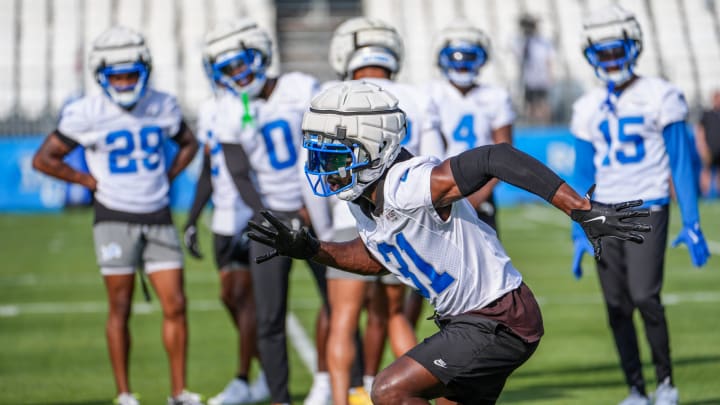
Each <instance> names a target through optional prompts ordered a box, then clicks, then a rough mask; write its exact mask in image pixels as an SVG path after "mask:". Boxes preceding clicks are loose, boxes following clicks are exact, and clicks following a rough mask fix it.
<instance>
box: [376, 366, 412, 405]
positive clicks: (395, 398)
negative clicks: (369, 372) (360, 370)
mask: <svg viewBox="0 0 720 405" xmlns="http://www.w3.org/2000/svg"><path fill="white" fill-rule="evenodd" d="M370 397H371V399H372V403H373V404H375V405H383V404H399V403H402V400H403V399H404V398H405V397H407V395H403V392H401V390H400V389H398V386H397V384H395V381H394V378H393V377H392V376H388V375H387V373H384V372H381V373H380V374H378V375H377V377H375V381H374V382H373V385H372V390H371V391H370Z"/></svg>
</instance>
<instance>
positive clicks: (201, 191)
mask: <svg viewBox="0 0 720 405" xmlns="http://www.w3.org/2000/svg"><path fill="white" fill-rule="evenodd" d="M211 194H212V181H211V179H210V156H208V155H207V154H206V153H203V162H202V170H201V171H200V177H198V181H197V184H196V185H195V197H194V198H193V203H192V207H190V212H189V213H188V217H187V225H191V224H196V223H197V220H198V218H200V214H202V210H203V208H205V204H207V202H208V201H209V200H210V195H211Z"/></svg>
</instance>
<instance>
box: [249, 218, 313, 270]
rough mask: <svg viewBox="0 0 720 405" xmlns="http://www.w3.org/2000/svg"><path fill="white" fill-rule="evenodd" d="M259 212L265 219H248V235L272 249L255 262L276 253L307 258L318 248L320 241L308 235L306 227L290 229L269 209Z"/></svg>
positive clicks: (271, 256) (276, 254)
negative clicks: (256, 220) (260, 221)
mask: <svg viewBox="0 0 720 405" xmlns="http://www.w3.org/2000/svg"><path fill="white" fill-rule="evenodd" d="M260 214H261V215H262V216H263V217H265V221H263V222H262V224H258V223H257V222H255V221H250V222H249V224H248V225H249V226H250V233H248V237H249V238H250V239H252V240H254V241H256V242H260V243H262V244H264V245H267V246H270V247H271V248H274V250H272V251H270V253H267V254H264V255H262V256H258V257H256V258H255V263H262V262H265V261H267V260H270V259H272V258H273V257H275V256H278V255H281V256H289V257H294V258H296V259H309V258H311V257H313V256H315V255H316V254H317V252H318V251H319V250H320V242H319V241H318V240H317V239H315V237H313V236H312V235H310V232H308V229H307V228H306V227H299V228H298V229H291V228H289V227H288V226H287V225H285V224H284V223H282V221H280V220H279V219H278V218H276V217H275V216H274V215H273V214H272V213H270V211H260Z"/></svg>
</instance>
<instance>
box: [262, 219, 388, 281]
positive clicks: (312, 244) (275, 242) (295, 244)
mask: <svg viewBox="0 0 720 405" xmlns="http://www.w3.org/2000/svg"><path fill="white" fill-rule="evenodd" d="M260 213H261V214H262V216H263V217H264V218H265V221H263V223H261V224H258V223H257V222H254V221H250V224H249V225H250V230H251V231H250V233H249V234H248V236H249V237H250V239H252V240H254V241H257V242H260V243H262V244H265V245H267V246H270V247H272V248H274V250H273V251H271V252H270V253H268V254H266V255H264V256H260V257H257V258H255V260H256V262H258V263H262V262H264V261H266V260H270V259H272V258H273V257H275V256H289V257H293V258H296V259H311V260H313V261H316V262H318V263H322V264H325V265H328V266H332V267H337V268H339V269H343V270H345V271H350V272H353V273H358V274H368V275H374V274H381V273H384V272H386V270H385V268H384V267H383V266H382V265H381V264H380V263H379V262H378V261H377V260H375V258H373V257H372V255H371V254H370V252H368V250H367V248H366V247H365V244H364V243H363V241H362V240H361V239H360V238H355V239H353V240H351V241H349V242H320V241H319V240H317V239H315V237H313V236H312V235H311V234H310V233H309V232H308V230H307V228H304V227H303V228H300V229H291V228H289V227H288V226H287V225H285V224H284V223H282V221H280V220H279V219H278V218H276V217H275V216H273V215H272V213H270V212H269V211H261V212H260Z"/></svg>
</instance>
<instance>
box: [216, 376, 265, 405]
mask: <svg viewBox="0 0 720 405" xmlns="http://www.w3.org/2000/svg"><path fill="white" fill-rule="evenodd" d="M252 402H255V401H254V400H253V397H252V394H251V393H250V387H249V386H248V384H247V382H245V381H243V380H241V379H238V378H233V379H232V381H230V382H229V383H228V384H227V385H226V386H225V389H223V390H222V392H221V393H219V394H217V395H215V396H214V397H212V398H210V399H208V405H239V404H249V403H252Z"/></svg>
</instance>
